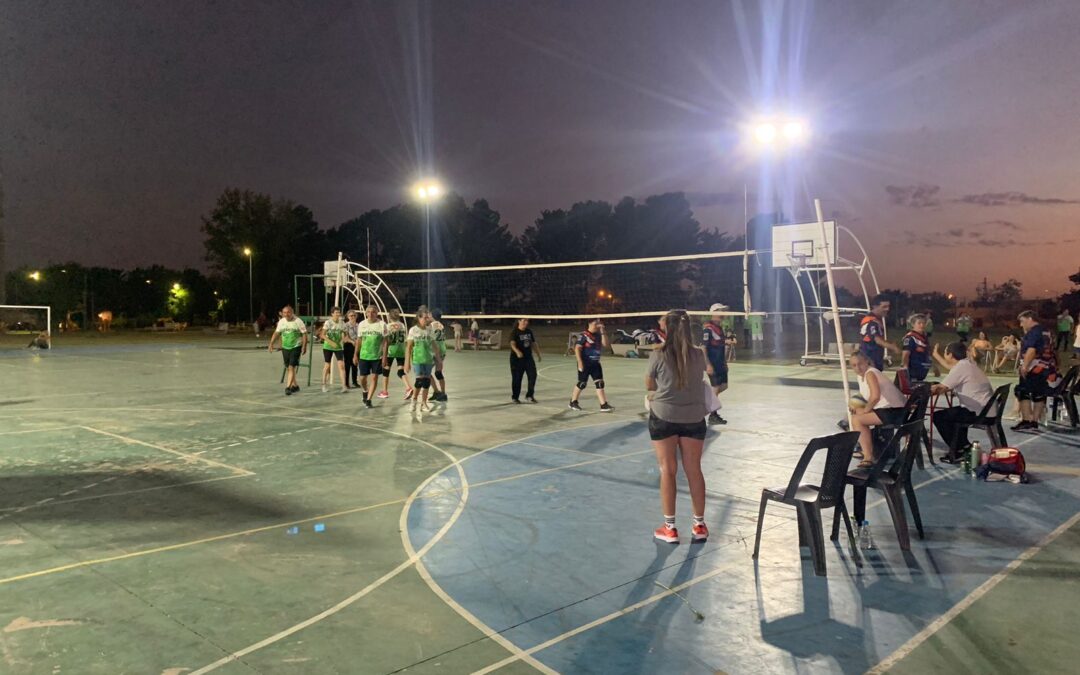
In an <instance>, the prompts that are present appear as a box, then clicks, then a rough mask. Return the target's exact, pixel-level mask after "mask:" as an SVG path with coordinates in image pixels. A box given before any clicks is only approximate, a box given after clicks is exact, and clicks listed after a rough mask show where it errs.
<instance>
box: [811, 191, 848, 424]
mask: <svg viewBox="0 0 1080 675" xmlns="http://www.w3.org/2000/svg"><path fill="white" fill-rule="evenodd" d="M814 211H815V212H816V213H817V219H818V225H819V226H820V227H821V242H822V245H823V246H824V247H825V280H826V282H827V283H828V284H829V303H830V305H831V306H832V313H833V322H832V324H833V330H834V331H836V351H837V352H839V354H837V355H838V356H839V357H840V377H841V378H842V379H843V380H844V409H845V410H847V411H848V412H847V420H848V428H849V429H850V428H851V407H850V406H849V405H848V403H847V402H848V401H850V400H851V384H850V383H849V382H848V370H847V358H846V357H845V355H844V331H842V330H841V329H840V303H838V302H837V301H836V284H835V282H833V273H832V254H831V252H830V251H829V237H828V233H827V232H826V231H825V218H824V216H822V214H821V200H820V199H815V200H814Z"/></svg>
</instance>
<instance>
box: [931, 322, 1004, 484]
mask: <svg viewBox="0 0 1080 675" xmlns="http://www.w3.org/2000/svg"><path fill="white" fill-rule="evenodd" d="M972 345H974V342H972ZM967 351H968V348H967V345H965V344H964V343H963V342H953V343H952V344H950V345H949V346H947V347H946V348H945V355H944V356H942V355H941V352H940V351H939V350H938V346H937V345H934V360H935V361H937V362H938V363H939V364H941V365H942V367H944V368H945V369H946V370H948V371H949V374H948V375H946V376H945V379H944V380H943V381H942V382H941V384H935V385H934V386H933V387H931V388H930V393H932V394H934V395H935V396H940V395H941V394H951V395H952V398H953V401H954V402H955V403H956V404H957V405H954V406H952V407H950V408H945V409H942V410H938V411H936V412H935V413H934V426H935V427H937V430H938V433H940V434H941V438H942V439H944V440H945V442H946V443H947V444H948V446H949V454H948V455H947V456H945V457H942V458H941V461H943V462H949V463H955V462H957V461H959V458H960V457H963V453H964V452H965V451H966V450H967V449H968V448H969V447H970V444H969V443H968V437H967V430H968V428H967V425H968V424H970V423H971V422H973V421H974V420H975V417H976V416H977V415H978V414H979V413H980V412H982V409H983V408H984V407H985V406H986V404H987V402H988V401H989V400H990V397H991V396H993V395H994V387H993V385H991V384H990V378H988V377H987V376H986V374H985V373H983V371H982V369H981V368H979V366H978V364H977V363H976V362H975V361H973V360H972V359H969V358H967V356H968V354H967Z"/></svg>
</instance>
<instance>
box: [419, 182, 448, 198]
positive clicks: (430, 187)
mask: <svg viewBox="0 0 1080 675" xmlns="http://www.w3.org/2000/svg"><path fill="white" fill-rule="evenodd" d="M413 192H414V193H415V194H416V197H417V198H418V199H419V200H420V201H422V202H429V201H434V200H436V199H438V198H439V197H442V195H443V188H442V186H441V185H439V183H438V182H436V181H421V182H419V183H417V184H416V185H415V186H413Z"/></svg>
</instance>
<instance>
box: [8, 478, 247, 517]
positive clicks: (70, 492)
mask: <svg viewBox="0 0 1080 675" xmlns="http://www.w3.org/2000/svg"><path fill="white" fill-rule="evenodd" d="M249 475H252V476H254V475H255V474H249ZM247 477H248V476H247V475H243V474H235V475H232V476H218V477H217V478H205V479H203V480H193V481H188V482H186V483H170V484H168V485H155V486H154V487H148V488H139V489H138V490H125V491H123V492H107V493H105V494H101V495H88V496H86V497H76V498H75V499H61V500H59V501H54V502H52V503H51V504H49V506H60V505H61V504H74V503H75V502H86V501H91V500H94V499H105V498H107V497H124V496H127V495H135V494H140V493H143V492H153V491H154V490H168V489H171V488H178V487H185V486H187V485H201V484H203V483H215V482H217V481H220V480H233V479H234V478H247ZM102 482H104V481H102ZM95 485H97V483H92V484H90V485H84V486H82V487H81V488H76V489H74V490H68V491H67V492H61V493H60V496H61V497H66V496H68V495H73V494H75V493H76V492H79V491H80V490H86V489H87V488H91V487H93V486H95ZM46 501H48V500H46ZM42 505H43V504H42V502H38V503H37V504H34V505H31V506H8V507H5V508H2V509H0V512H5V511H17V512H19V513H22V512H23V511H29V510H31V509H35V508H39V507H40V506H42Z"/></svg>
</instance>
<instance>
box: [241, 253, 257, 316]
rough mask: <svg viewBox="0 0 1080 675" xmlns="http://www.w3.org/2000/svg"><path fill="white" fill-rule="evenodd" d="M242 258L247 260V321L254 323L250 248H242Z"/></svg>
mask: <svg viewBox="0 0 1080 675" xmlns="http://www.w3.org/2000/svg"><path fill="white" fill-rule="evenodd" d="M244 256H245V257H247V259H248V321H249V322H250V323H255V301H254V300H253V299H252V298H254V291H253V284H252V281H251V278H252V275H251V256H252V250H251V248H250V247H248V246H245V247H244Z"/></svg>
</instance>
